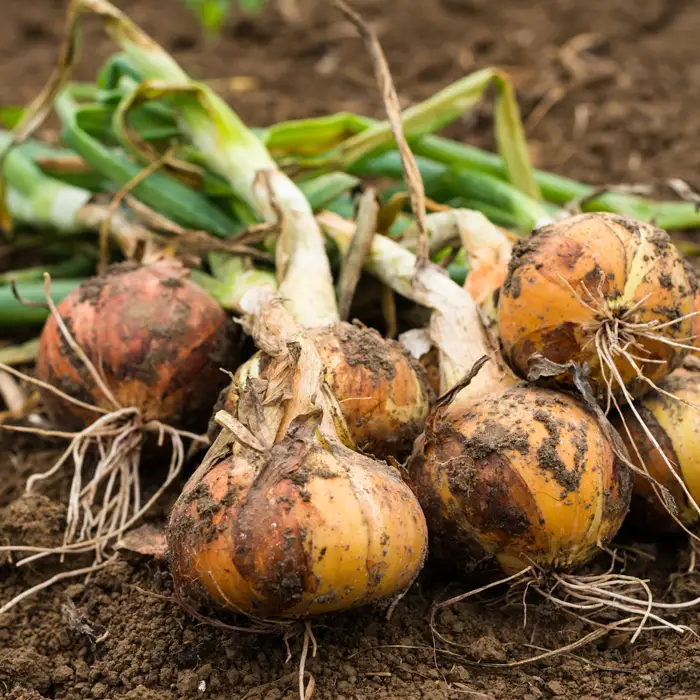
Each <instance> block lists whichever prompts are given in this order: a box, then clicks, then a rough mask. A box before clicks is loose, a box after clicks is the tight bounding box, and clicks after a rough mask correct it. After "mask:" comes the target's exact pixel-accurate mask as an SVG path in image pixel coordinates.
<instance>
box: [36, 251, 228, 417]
mask: <svg viewBox="0 0 700 700" xmlns="http://www.w3.org/2000/svg"><path fill="white" fill-rule="evenodd" d="M58 312H59V314H60V316H61V318H62V319H63V321H64V323H65V325H66V327H67V328H68V331H69V332H70V333H71V335H72V336H73V338H74V340H75V341H76V343H77V344H78V345H79V346H80V348H81V349H82V350H83V352H84V353H85V354H86V355H87V357H88V359H89V360H90V361H91V362H92V364H93V365H94V366H95V367H96V368H98V370H99V371H100V372H101V375H102V377H103V379H104V382H105V384H106V385H107V387H108V388H109V390H110V391H111V392H112V394H113V396H114V397H115V398H116V400H117V401H118V403H119V404H120V406H122V407H135V408H137V409H139V411H140V413H141V417H142V420H143V421H144V422H148V421H150V420H157V421H161V422H163V423H166V424H168V425H171V426H173V427H176V428H181V429H187V430H197V431H201V430H202V429H204V428H205V427H206V424H207V420H208V418H209V415H210V412H211V408H212V406H213V404H214V402H215V401H216V396H217V394H218V391H219V389H220V388H221V386H222V385H223V384H225V382H226V376H225V374H224V373H223V372H222V371H221V368H230V369H232V368H234V367H235V366H236V362H235V361H236V354H237V349H236V344H235V343H234V330H233V329H234V326H233V324H232V323H231V322H230V320H229V319H228V318H227V316H226V314H225V313H224V312H223V311H222V309H221V308H220V307H219V305H218V304H217V303H216V302H215V301H214V300H213V299H212V298H211V297H210V296H209V295H208V294H207V293H206V292H204V291H203V290H202V289H201V288H200V287H198V286H197V285H195V284H194V283H193V282H191V281H189V280H188V279H187V275H186V271H185V270H184V268H182V267H181V266H180V265H179V264H177V263H174V262H171V261H162V262H157V263H154V264H152V265H148V266H144V267H138V266H136V265H133V264H131V263H123V264H120V265H114V266H112V267H111V268H109V269H108V270H107V271H106V272H105V273H104V274H103V275H100V276H97V277H94V278H92V279H90V280H88V281H87V282H85V283H84V284H82V285H81V286H80V287H79V288H78V289H76V290H75V291H74V292H73V293H72V294H70V295H69V296H68V297H66V298H65V299H64V300H63V301H62V302H61V303H60V304H59V306H58ZM37 376H38V378H39V379H41V380H43V381H45V382H48V383H49V384H51V385H52V386H55V387H56V388H57V389H60V390H61V391H63V392H65V393H66V394H68V395H70V396H72V397H73V398H75V399H78V400H81V401H84V402H85V403H89V404H91V405H95V406H98V407H100V408H103V409H105V410H114V408H115V406H113V405H110V403H109V402H108V401H107V397H105V395H104V393H103V392H102V390H101V389H100V388H99V387H98V386H97V384H96V382H95V380H94V378H93V376H92V375H91V374H90V372H88V371H87V369H86V367H85V365H84V363H83V362H82V361H81V360H80V358H79V357H78V356H77V355H76V353H75V352H73V351H72V350H71V348H70V347H69V346H68V345H67V343H66V340H65V338H64V336H63V334H62V333H61V330H60V329H59V326H58V324H57V322H56V319H55V318H54V317H50V318H49V319H48V320H47V322H46V324H45V326H44V329H43V331H42V334H41V341H40V348H39V357H38V360H37ZM42 400H43V402H44V405H45V407H46V408H47V411H48V412H49V414H50V415H51V417H52V419H53V421H54V422H55V423H56V424H58V425H62V426H65V427H68V428H75V429H81V428H83V427H85V425H88V424H89V423H90V422H92V421H93V420H94V419H95V414H94V413H92V412H89V411H87V410H86V409H83V408H81V407H80V406H77V405H75V404H72V403H68V402H66V401H65V400H64V399H62V398H61V397H60V396H57V395H56V394H55V393H53V392H50V391H47V390H44V391H43V392H42Z"/></svg>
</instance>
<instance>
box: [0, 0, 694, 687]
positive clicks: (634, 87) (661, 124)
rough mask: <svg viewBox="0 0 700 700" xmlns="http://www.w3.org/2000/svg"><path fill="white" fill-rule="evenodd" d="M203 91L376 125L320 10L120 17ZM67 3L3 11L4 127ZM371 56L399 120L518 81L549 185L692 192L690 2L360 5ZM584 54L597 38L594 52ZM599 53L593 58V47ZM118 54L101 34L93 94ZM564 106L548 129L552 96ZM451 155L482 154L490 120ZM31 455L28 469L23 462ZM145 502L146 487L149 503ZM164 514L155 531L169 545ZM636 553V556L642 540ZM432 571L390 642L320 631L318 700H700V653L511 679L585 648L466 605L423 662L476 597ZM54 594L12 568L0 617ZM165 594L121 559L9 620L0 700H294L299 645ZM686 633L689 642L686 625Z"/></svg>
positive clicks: (552, 625) (257, 119) (367, 622)
mask: <svg viewBox="0 0 700 700" xmlns="http://www.w3.org/2000/svg"><path fill="white" fill-rule="evenodd" d="M118 4H119V5H121V6H122V7H123V8H124V9H125V10H127V11H128V12H130V13H131V14H132V16H133V17H134V19H135V20H136V21H137V22H139V23H141V24H142V25H143V26H144V27H145V28H146V29H147V30H148V31H151V32H153V33H154V34H155V35H156V36H157V37H158V38H159V39H161V40H162V41H163V42H164V43H165V45H166V46H167V48H168V49H170V50H172V51H173V52H174V53H175V55H176V56H177V57H178V58H179V59H181V60H182V61H183V62H184V64H185V65H186V66H187V67H188V69H189V70H190V71H191V72H192V73H193V74H194V75H198V76H202V77H205V76H206V77H228V76H232V75H239V76H253V77H254V78H255V79H256V80H257V87H256V88H255V89H254V90H251V91H246V92H239V93H233V92H231V91H229V92H227V97H229V98H230V99H231V100H233V101H234V102H235V105H236V107H237V109H238V110H239V111H240V113H241V115H242V116H243V117H244V118H245V119H246V120H248V121H250V122H251V123H257V124H266V123H270V122H273V121H276V120H279V119H283V118H291V117H302V116H310V115H317V114H323V113H327V112H331V111H338V110H356V111H360V112H364V113H367V114H370V115H379V114H380V113H381V110H380V103H379V99H378V97H377V91H376V90H375V87H374V85H373V81H372V78H371V77H370V76H371V73H370V70H369V63H368V60H367V58H366V56H365V53H364V51H363V50H362V48H361V45H360V44H359V42H358V41H357V40H356V39H355V38H354V33H353V32H352V31H351V30H350V29H349V28H348V25H347V24H346V23H344V22H343V21H342V20H340V19H339V18H338V16H337V15H336V14H335V13H334V12H332V11H331V10H329V9H327V8H323V9H321V10H319V11H318V14H317V16H316V17H315V18H314V19H313V21H311V22H309V23H307V24H306V25H305V26H304V27H303V28H301V29H294V28H291V27H290V26H287V25H285V24H284V23H283V22H282V21H281V20H280V19H279V18H278V17H277V16H276V15H275V14H274V13H272V12H270V13H268V14H267V15H266V16H265V17H264V18H262V19H260V20H255V21H251V20H246V21H243V20H240V19H239V20H234V21H232V22H231V24H230V25H229V27H228V28H227V29H226V31H225V32H224V35H223V37H222V39H221V40H220V42H218V43H217V44H208V43H207V42H205V41H204V40H203V39H202V38H201V37H200V36H199V34H198V33H197V32H196V30H195V25H194V22H193V20H192V19H191V17H190V16H189V15H188V13H187V12H186V11H185V10H183V9H181V7H180V3H179V2H178V1H177V0H163V1H162V2H160V3H156V2H138V1H137V0H123V1H122V2H120V3H118ZM64 5H65V3H64V2H58V1H57V0H32V1H31V2H30V1H26V2H17V1H13V2H9V1H6V2H4V3H3V8H2V11H3V17H2V23H1V24H0V32H1V36H2V43H0V105H6V104H16V103H20V102H25V101H27V100H28V99H30V98H31V97H33V96H34V95H35V93H36V91H37V90H38V88H39V87H40V86H41V84H42V82H43V80H44V79H45V78H46V77H47V75H48V73H49V70H50V68H51V65H52V61H53V59H54V56H55V54H56V51H57V48H58V43H59V38H60V32H61V26H62V18H63V10H64ZM355 5H356V7H358V9H360V10H361V11H362V12H363V13H364V14H365V16H366V17H368V18H369V19H371V20H372V21H373V22H374V23H375V26H376V28H377V30H378V31H379V32H380V34H381V38H382V41H383V43H384V46H385V48H386V50H387V53H388V56H389V60H390V63H391V66H392V68H393V70H394V72H395V76H396V81H397V87H398V91H399V93H400V95H401V98H402V100H403V102H404V104H409V103H410V102H411V101H414V100H417V99H420V98H423V97H426V96H427V95H429V94H430V93H432V92H433V91H434V90H435V89H436V88H437V87H439V86H442V85H444V84H446V83H448V82H449V81H451V80H453V79H455V78H457V77H459V76H460V75H462V74H464V73H465V72H468V71H471V70H473V69H475V68H479V67H484V66H487V65H492V64H499V65H501V66H504V67H506V68H508V70H510V71H511V73H512V74H513V76H514V77H515V78H516V80H517V83H518V86H519V91H520V98H521V103H522V105H523V109H524V114H525V117H526V118H527V119H528V124H529V128H528V130H529V133H530V136H531V143H532V148H533V154H534V156H535V159H536V162H537V164H538V165H540V166H543V167H546V168H550V169H554V170H556V171H559V172H561V173H564V174H567V175H570V176H573V177H577V178H579V179H582V180H587V181H590V182H593V183H607V182H610V181H613V182H620V181H626V182H631V181H632V182H651V183H655V184H659V183H662V182H663V181H664V180H665V179H666V178H670V177H681V178H684V179H686V180H688V181H690V182H691V184H695V185H697V184H700V183H698V182H697V177H698V176H697V173H698V171H699V168H698V166H699V165H700V151H698V150H695V149H694V148H693V146H694V145H695V144H697V143H698V138H699V137H700V120H698V119H697V114H698V107H699V106H700V105H699V104H698V103H699V102H700V96H699V94H698V92H697V91H696V90H694V89H693V86H694V84H695V83H696V82H697V81H698V79H700V62H699V61H698V60H697V56H698V53H697V51H698V49H697V43H698V40H697V37H698V36H700V7H698V6H697V5H696V4H695V3H691V2H689V1H688V0H685V1H684V0H649V1H648V2H645V3H632V2H629V1H628V0H589V2H582V1H581V0H538V1H535V0H521V1H519V2H514V1H511V2H500V3H496V2H493V3H489V2H486V0H422V1H421V2H417V1H416V0H393V2H390V3H389V2H384V3H380V2H377V1H376V0H363V1H362V2H360V0H357V1H356V3H355ZM591 34H593V37H591V36H590V35H591ZM589 39H595V40H596V43H592V44H591V45H590V48H589V49H588V50H583V51H582V50H581V49H585V45H586V41H587V40H589ZM108 50H109V43H108V42H107V41H105V40H104V39H103V38H101V36H100V33H99V31H98V30H97V28H96V27H95V26H94V24H93V23H90V29H89V31H88V32H87V34H86V37H85V43H84V53H85V54H87V56H89V61H86V64H87V66H85V64H84V67H83V68H82V75H83V76H85V77H87V76H89V75H90V72H91V71H92V70H93V69H94V66H95V65H96V64H97V62H98V59H99V58H101V57H103V56H104V55H105V54H106V52H107V51H108ZM557 94H559V95H560V96H561V97H560V101H559V102H558V103H557V104H555V105H554V106H553V107H552V109H551V110H550V111H549V112H548V113H547V114H544V115H542V113H541V111H540V112H538V110H537V105H538V104H539V103H540V102H541V100H542V99H545V100H546V99H547V96H549V97H551V96H555V95H557ZM452 133H453V134H456V135H459V136H460V137H463V138H464V139H468V140H469V141H470V142H472V143H476V144H480V145H486V146H489V145H490V144H491V143H492V135H491V129H490V122H489V111H488V109H487V108H485V109H484V110H481V111H480V112H479V114H478V115H476V116H472V117H469V118H466V119H465V120H464V121H463V122H462V123H460V124H459V125H457V126H455V127H453V129H452ZM35 443H36V441H35V440H19V441H15V440H9V439H7V438H3V439H2V441H1V442H0V455H1V457H0V470H1V471H0V473H2V480H1V482H0V505H3V506H4V505H9V507H8V508H7V509H6V510H4V511H3V512H2V513H1V514H0V539H2V540H4V541H7V540H10V539H11V540H13V541H17V540H19V539H21V540H23V541H25V542H28V543H31V542H37V541H38V540H43V539H45V538H48V540H49V541H55V540H56V538H57V537H60V531H61V519H62V517H63V516H64V510H63V508H62V507H61V506H59V505H57V504H58V503H60V502H61V501H63V500H64V499H65V497H66V495H67V489H68V486H69V483H68V480H67V479H66V478H63V479H61V478H56V479H54V480H53V481H52V482H51V483H50V484H49V485H47V486H46V489H45V491H46V495H47V496H48V498H43V499H37V498H34V499H33V500H31V501H21V502H16V499H17V498H18V497H19V495H20V494H21V491H22V484H23V482H24V480H25V479H26V477H27V475H28V474H29V473H31V471H32V470H38V469H45V468H46V467H47V466H48V465H50V464H51V461H50V460H51V459H52V458H53V457H54V456H55V451H54V450H55V446H51V445H42V446H40V449H39V448H38V447H37V445H36V444H35ZM30 450H31V451H30ZM144 488H146V486H144ZM176 492H177V490H176V489H174V490H173V492H172V493H171V494H170V502H169V503H164V504H163V506H162V507H161V508H160V509H159V510H158V511H157V512H156V513H154V514H153V519H154V522H156V523H158V522H160V523H162V522H163V519H164V516H165V513H166V512H167V508H168V505H169V504H171V503H172V499H173V498H174V497H175V495H176ZM633 539H634V541H637V540H639V539H640V536H639V535H637V536H635V537H634V538H633ZM638 546H642V547H644V548H645V550H646V551H647V552H649V553H651V554H654V555H655V556H656V557H657V558H656V560H655V561H654V562H653V563H649V561H648V560H647V559H645V558H641V559H638V563H637V564H634V565H632V569H631V570H632V572H633V573H636V574H642V575H644V576H649V577H650V578H652V582H653V585H654V589H655V591H656V592H657V594H658V595H663V594H664V591H665V590H666V586H667V584H668V581H669V577H670V576H671V575H672V574H673V573H675V572H676V571H678V570H680V569H681V568H682V566H683V565H684V558H685V555H684V544H683V542H682V541H679V540H673V539H672V540H664V541H659V540H656V541H655V542H653V543H646V544H642V545H638ZM428 568H429V569H430V571H428V572H427V573H426V574H424V575H423V576H422V577H421V579H420V580H419V582H418V584H417V585H416V586H414V588H413V589H412V590H411V592H410V593H409V594H408V595H407V596H406V597H405V598H404V599H403V600H402V601H401V603H400V604H399V605H398V607H397V609H396V611H395V613H394V616H393V618H392V620H391V621H390V622H387V621H385V619H384V617H383V615H382V614H381V613H380V612H378V611H374V610H367V611H364V612H354V613H352V614H351V615H340V616H334V617H332V618H329V619H324V620H319V621H318V622H317V623H315V627H314V629H315V633H316V637H317V640H318V643H319V650H318V654H317V656H316V658H315V659H313V660H311V661H310V662H309V663H308V670H309V671H310V672H311V673H312V674H313V675H314V677H315V680H316V693H315V695H314V697H315V698H319V699H328V700H331V699H333V700H341V699H342V698H347V699H348V700H349V699H350V698H352V700H365V699H366V698H387V699H389V698H397V699H406V700H409V699H410V700H414V699H418V698H423V699H431V700H432V699H434V700H438V699H443V698H455V699H456V698H481V699H484V698H486V699H488V698H490V699H493V700H509V699H513V700H515V699H516V698H517V699H518V700H520V699H522V698H526V699H527V700H534V699H539V698H548V697H559V696H562V697H564V696H566V697H568V698H571V699H572V700H573V699H578V700H583V699H584V698H585V699H587V700H592V699H593V698H597V699H599V700H603V699H606V700H607V699H608V698H616V699H619V700H623V699H625V700H633V699H634V700H637V699H647V698H648V699H651V698H658V699H665V700H672V699H675V700H681V699H683V700H691V699H695V700H698V698H700V694H699V693H700V671H699V670H698V669H700V642H698V641H697V640H696V639H693V638H692V637H691V636H689V635H686V636H685V637H679V636H676V635H674V634H673V633H647V634H646V635H643V636H642V637H641V639H640V640H639V641H638V642H637V643H635V644H634V645H629V644H626V642H627V641H628V640H627V639H626V638H623V637H614V636H611V637H608V638H606V639H604V640H601V641H599V642H598V643H597V644H595V645H590V646H588V647H585V648H583V649H581V650H578V651H577V652H576V653H577V654H580V655H581V656H563V657H559V658H557V659H554V660H550V661H545V662H540V663H536V664H531V665H528V666H524V667H520V668H517V669H512V670H503V669H498V668H485V667H481V668H479V667H477V666H476V665H475V663H476V662H479V661H482V662H488V663H503V662H507V661H510V660H512V659H515V658H522V657H523V655H526V654H532V653H536V651H535V650H533V649H532V648H528V647H527V646H526V645H527V644H533V645H536V646H538V647H546V648H554V647H557V646H561V645H562V644H565V643H567V642H570V641H572V640H574V639H577V638H579V637H581V636H582V635H583V634H584V633H585V632H586V631H587V629H588V628H584V627H583V625H579V624H577V623H572V622H571V621H567V620H563V619H562V618H561V617H558V616H556V615H554V614H552V613H551V612H549V611H547V610H546V609H543V608H542V607H539V608H536V607H534V606H530V607H529V608H528V618H527V628H526V629H523V617H522V609H521V608H520V609H519V608H517V607H513V608H508V607H506V606H504V605H503V604H502V603H499V602H497V603H495V604H492V605H486V604H481V605H477V604H476V603H472V602H469V601H466V602H464V603H461V604H459V605H456V606H454V607H452V608H450V609H446V610H443V611H442V612H441V613H440V614H439V615H438V618H437V621H438V625H439V628H440V630H441V631H442V632H444V633H446V634H447V635H448V636H449V637H450V639H452V640H453V641H454V642H455V643H456V645H458V646H454V647H451V648H450V653H445V652H441V653H436V654H434V653H433V650H432V646H433V640H432V637H431V633H430V629H429V625H428V618H429V612H430V606H431V604H432V602H433V601H434V600H440V599H444V598H445V597H447V596H448V595H450V594H452V593H454V592H457V591H459V590H465V589H466V588H470V587H472V586H473V585H475V582H474V581H471V582H466V583H465V582H463V583H462V584H461V585H452V586H451V587H450V588H449V590H448V584H449V580H450V579H449V577H446V576H445V575H444V574H438V572H437V571H435V570H434V568H433V569H431V567H430V565H429V567H428ZM49 573H50V569H49V567H47V566H45V565H35V566H32V567H29V568H28V569H27V570H26V571H15V570H14V569H13V568H11V567H10V566H8V565H5V566H3V567H2V568H0V586H1V589H0V601H2V602H4V601H6V600H8V599H9V598H11V597H12V596H13V595H15V594H16V593H18V592H19V591H21V590H23V589H24V587H26V586H27V585H28V584H32V583H35V582H37V581H39V580H41V579H42V578H44V577H46V576H47V575H48V574H49ZM674 580H675V586H676V587H675V589H674V592H673V593H671V594H668V595H669V598H670V599H674V598H675V597H676V596H680V595H681V594H682V597H683V598H688V597H692V596H693V595H697V594H698V593H700V582H699V581H698V580H697V578H695V577H692V576H691V577H685V578H682V579H674ZM170 592H171V583H170V578H169V575H168V573H167V569H166V568H165V567H164V566H163V565H162V564H160V563H158V562H156V561H155V560H149V559H145V558H139V557H138V556H135V555H134V556H132V555H129V556H126V555H125V556H123V557H122V558H121V560H120V561H119V562H118V563H117V564H116V565H114V566H113V567H112V568H110V569H107V570H104V571H102V572H100V573H99V574H97V575H95V576H94V577H93V578H92V580H91V581H90V582H89V583H87V584H84V583H82V582H80V583H78V582H66V583H62V584H60V585H56V586H55V587H54V588H52V589H51V590H50V591H48V592H45V593H44V594H42V595H39V596H37V597H36V598H34V599H32V600H28V601H26V602H24V603H22V604H21V605H19V606H18V607H17V608H15V609H14V610H13V611H11V612H10V613H8V614H6V615H5V616H3V617H2V618H0V696H2V697H7V698H16V699H19V698H23V699H24V700H40V699H41V698H56V699H68V698H76V699H77V698H113V699H115V700H116V699H119V700H170V699H173V700H174V699H176V698H177V699H179V698H216V699H220V700H224V699H226V700H233V699H241V698H244V697H245V698H249V699H250V700H253V699H254V698H259V699H261V700H262V699H264V700H276V699H280V698H293V697H296V695H295V692H296V691H295V686H296V680H295V675H294V671H295V668H296V663H297V661H298V658H299V651H300V638H299V637H298V636H296V637H294V638H292V639H291V640H290V644H291V652H292V656H291V660H290V661H289V662H286V658H287V652H286V650H285V644H284V641H283V639H282V638H280V637H273V638H270V637H260V636H253V635H246V634H243V633H234V632H228V631H223V630H218V629H213V628H211V627H209V626H206V625H202V624H200V623H197V622H195V621H194V620H192V619H191V618H190V617H189V616H188V615H187V614H185V613H184V612H183V611H182V610H181V609H180V608H179V607H178V606H177V605H176V604H174V603H172V602H169V601H168V600H165V599H163V598H158V597H155V596H154V595H152V594H157V595H160V596H167V595H169V593H170ZM680 620H681V621H683V622H685V623H686V624H689V625H691V626H692V627H693V628H694V629H696V630H697V629H698V627H699V625H698V618H697V614H696V613H688V614H686V615H684V616H681V618H680Z"/></svg>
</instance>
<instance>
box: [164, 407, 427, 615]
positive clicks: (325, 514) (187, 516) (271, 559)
mask: <svg viewBox="0 0 700 700" xmlns="http://www.w3.org/2000/svg"><path fill="white" fill-rule="evenodd" d="M315 430H316V425H315V423H314V422H313V421H308V420H307V421H306V423H304V422H297V423H296V424H292V427H291V428H290V430H289V431H288V433H287V435H286V437H285V438H284V439H283V440H281V441H280V442H279V443H277V444H276V445H274V446H273V447H272V448H271V449H270V450H269V451H268V452H267V453H265V454H262V453H258V452H256V451H254V450H252V449H250V448H243V449H239V450H237V451H234V450H232V449H227V448H225V449H222V450H220V451H218V452H217V451H216V449H215V448H216V445H217V444H218V442H217V443H216V444H215V445H214V447H213V448H212V450H210V458H209V459H208V460H207V461H205V462H204V463H203V464H202V465H201V466H200V468H199V469H198V470H197V472H195V474H194V475H193V476H192V478H191V479H190V480H189V482H188V483H187V485H186V487H185V489H184V491H183V493H182V495H181V496H180V498H179V499H178V501H177V503H176V505H175V507H174V509H173V512H172V514H171V518H170V524H169V528H168V550H169V558H170V564H171V571H172V574H173V579H174V582H175V586H176V589H177V591H178V595H179V596H182V597H184V599H185V600H188V601H191V602H193V603H196V604H201V603H202V602H206V603H211V602H213V603H215V604H217V605H218V606H220V607H223V608H226V609H228V610H230V611H232V612H241V613H244V614H246V615H250V616H256V617H263V618H264V617H282V618H303V617H308V616H312V615H318V614H321V613H328V612H333V611H337V610H343V609H347V608H352V607H356V606H360V605H367V604H370V603H377V602H380V601H384V600H389V599H391V598H393V597H395V596H396V595H398V594H399V593H401V592H403V591H404V590H406V589H407V588H408V587H409V586H410V584H411V583H412V582H413V580H414V579H415V577H416V576H417V575H418V573H419V571H420V570H421V568H422V566H423V563H424V560H425V556H426V551H427V528H426V524H425V518H424V516H423V513H422V511H421V509H420V506H419V505H418V502H417V501H416V499H415V496H414V495H413V493H412V492H411V490H410V489H409V488H408V486H407V485H406V484H405V483H404V482H403V480H402V478H401V476H400V474H399V472H398V471H397V470H396V469H394V468H392V467H389V466H388V465H387V464H385V463H382V462H376V461H374V460H371V459H369V458H367V457H365V456H363V455H361V454H359V453H354V452H352V451H351V450H349V449H348V448H346V447H345V446H344V445H342V444H340V443H339V442H338V441H335V440H331V441H329V442H325V441H320V440H318V439H317V438H316V437H315V435H314V432H315ZM221 439H222V436H221V435H220V437H219V439H218V441H221Z"/></svg>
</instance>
